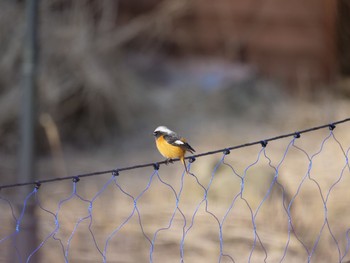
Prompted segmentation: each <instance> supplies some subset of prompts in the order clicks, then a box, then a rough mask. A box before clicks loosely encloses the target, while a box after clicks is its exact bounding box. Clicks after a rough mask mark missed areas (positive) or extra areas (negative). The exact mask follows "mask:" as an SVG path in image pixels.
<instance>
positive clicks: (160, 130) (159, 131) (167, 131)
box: [153, 126, 176, 138]
mask: <svg viewBox="0 0 350 263" xmlns="http://www.w3.org/2000/svg"><path fill="white" fill-rule="evenodd" d="M162 135H176V133H175V132H173V131H172V130H170V129H168V128H167V127H165V126H159V127H157V128H156V129H155V130H154V132H153V136H155V137H156V138H158V137H159V136H162Z"/></svg>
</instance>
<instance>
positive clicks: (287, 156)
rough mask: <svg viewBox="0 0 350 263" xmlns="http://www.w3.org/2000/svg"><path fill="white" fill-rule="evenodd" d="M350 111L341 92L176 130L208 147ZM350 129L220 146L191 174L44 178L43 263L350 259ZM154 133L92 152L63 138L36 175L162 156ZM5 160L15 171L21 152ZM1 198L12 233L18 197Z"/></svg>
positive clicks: (177, 169)
mask: <svg viewBox="0 0 350 263" xmlns="http://www.w3.org/2000/svg"><path fill="white" fill-rule="evenodd" d="M257 110H259V109H255V111H257ZM348 112H349V104H348V101H346V100H343V99H339V98H334V99H332V101H326V100H323V101H322V100H319V101H317V102H310V101H307V102H305V101H291V100H285V102H284V103H279V106H278V110H276V109H275V110H272V111H270V114H269V115H264V116H265V117H266V118H265V119H264V118H261V117H258V118H257V117H256V115H254V116H255V117H254V118H253V117H252V118H251V119H249V118H247V116H249V115H245V116H244V118H243V117H242V118H240V117H237V116H235V117H234V119H230V118H229V116H227V115H226V114H224V113H223V114H222V115H221V116H220V117H218V118H215V119H213V118H212V119H211V121H210V123H209V122H203V121H202V122H199V121H198V122H193V121H192V122H191V125H185V123H184V121H179V122H178V123H177V124H178V126H176V127H172V126H170V125H169V127H171V128H173V129H175V128H177V130H178V131H179V132H181V135H186V137H187V138H188V140H189V142H190V143H191V145H192V146H193V147H194V148H195V149H196V150H197V153H202V152H206V151H210V150H216V149H223V148H226V147H229V146H235V145H239V144H243V143H247V142H252V141H259V140H262V139H267V138H270V137H274V136H277V135H280V134H284V133H290V132H294V131H298V130H302V129H305V128H310V127H313V126H317V125H321V124H327V123H330V122H332V121H336V120H340V119H343V118H346V117H349V116H347V114H348ZM222 116H223V117H222ZM251 116H253V115H251ZM191 117H192V118H194V116H189V119H190V120H191ZM206 117H208V116H206ZM195 118H197V120H199V118H203V120H204V117H199V116H195ZM160 124H163V123H160ZM174 126H175V125H174ZM349 128H350V123H344V124H340V125H338V126H337V127H336V129H335V130H334V133H333V134H331V133H330V131H329V130H328V129H322V130H319V131H314V132H311V133H307V134H302V136H301V138H299V139H295V141H294V144H292V142H293V137H290V138H285V139H281V140H277V141H273V142H270V143H268V145H267V147H266V149H265V150H263V148H262V147H261V146H260V145H256V146H251V147H246V148H242V149H237V150H233V151H231V153H230V154H229V155H227V156H226V157H225V158H224V160H223V159H222V158H223V154H220V153H219V154H215V155H210V156H205V157H201V158H198V159H197V160H196V161H195V162H194V163H192V164H191V168H190V170H191V173H193V174H192V175H187V174H183V167H182V166H181V165H180V164H179V163H178V162H176V163H174V164H171V165H168V166H164V165H161V167H160V170H159V172H157V173H155V172H154V171H153V169H152V168H142V169H136V170H132V171H125V172H121V173H120V176H118V177H116V178H115V179H114V180H112V179H111V174H106V175H100V176H96V177H87V178H83V179H81V181H80V182H78V183H77V185H76V192H74V191H73V183H72V182H71V181H64V182H63V181H62V182H55V183H48V184H43V185H42V186H41V188H40V189H39V191H38V193H37V199H36V201H35V202H34V203H35V206H36V207H37V211H36V215H37V218H38V219H37V220H38V238H39V240H40V242H41V241H43V242H44V243H42V247H41V248H40V249H39V252H38V253H39V255H40V257H41V260H42V261H41V262H64V261H65V258H64V255H65V254H66V257H67V259H69V262H102V261H103V258H104V256H105V259H106V262H148V261H152V262H179V261H180V262H181V261H184V262H247V261H248V262H264V261H266V262H279V261H281V260H282V261H283V262H306V261H308V259H310V261H311V262H336V261H341V262H346V260H349V259H350V257H349V256H350V255H349V253H348V249H349V244H350V240H349V236H348V230H349V224H348V222H349V218H350V214H349V211H348V209H347V207H348V201H349V200H350V196H349V191H348V188H349V185H350V168H349V164H348V163H346V158H345V154H347V155H348V151H349V147H350V135H349V132H348V131H349ZM152 130H153V129H151V128H150V127H147V129H145V130H143V131H140V132H138V137H135V134H131V135H130V136H124V137H123V138H122V140H121V139H120V138H116V139H115V140H114V141H112V142H111V143H109V144H106V145H103V146H100V147H92V146H91V147H87V149H84V150H79V149H74V148H72V147H69V145H63V146H64V147H63V150H64V151H63V154H64V155H63V157H64V158H63V160H57V159H55V158H52V156H50V154H49V155H47V156H43V157H41V158H40V159H39V164H38V175H39V177H38V178H39V179H44V178H51V177H56V176H62V171H66V174H67V175H76V174H81V173H85V172H92V171H101V170H109V169H114V168H120V167H126V166H132V165H135V164H140V163H141V164H142V163H152V162H157V161H160V160H162V158H161V157H160V155H159V154H158V152H157V151H156V149H155V146H154V141H153V138H152V135H151V133H152ZM1 159H2V160H6V161H3V162H2V167H1V168H2V171H3V172H4V174H7V175H9V176H10V175H11V174H13V167H14V166H13V164H14V163H15V159H13V158H11V157H9V156H6V155H2V158H1ZM60 163H61V164H62V163H63V164H64V167H61V166H59V165H58V164H60ZM276 170H277V171H278V173H277V175H278V181H273V178H274V176H275V175H276ZM242 178H243V179H244V180H243V182H244V184H243V185H242ZM197 180H198V181H197ZM4 181H5V180H4ZM204 188H206V189H207V192H206V191H205V190H204ZM282 189H283V191H282ZM241 190H243V191H242V192H241ZM15 196H16V189H15V188H14V189H8V190H5V189H4V190H2V197H3V198H5V197H6V198H8V199H9V200H11V202H13V200H14V198H15ZM176 198H178V199H176ZM30 200H35V198H34V196H32V197H31V199H30ZM0 201H1V202H0V205H1V211H3V212H2V213H1V222H2V228H1V231H0V233H1V238H3V237H4V236H7V235H10V234H11V233H12V232H13V231H14V223H15V220H14V218H13V217H12V215H11V209H10V207H9V205H8V203H7V202H5V201H4V200H0ZM134 204H136V206H135V205H134ZM90 206H91V207H90ZM89 207H90V208H89ZM55 214H56V216H57V220H58V223H59V224H58V225H59V229H56V227H57V224H55ZM15 216H16V218H17V219H18V218H19V212H18V211H15ZM24 218H25V217H24ZM72 233H73V235H72ZM53 234H55V235H54V236H53ZM20 236H21V232H19V234H18V237H19V238H20ZM58 239H60V240H61V242H62V243H61V245H60V241H58ZM0 244H1V253H0V255H1V259H0V261H1V262H9V261H8V260H7V259H6V257H7V258H8V256H9V254H15V246H14V243H12V242H11V238H9V239H7V240H5V241H2V242H1V243H0ZM68 244H69V249H67V247H68ZM62 246H63V247H62ZM27 256H28V255H22V257H27ZM52 260H54V261H52ZM22 262H25V260H23V261H22Z"/></svg>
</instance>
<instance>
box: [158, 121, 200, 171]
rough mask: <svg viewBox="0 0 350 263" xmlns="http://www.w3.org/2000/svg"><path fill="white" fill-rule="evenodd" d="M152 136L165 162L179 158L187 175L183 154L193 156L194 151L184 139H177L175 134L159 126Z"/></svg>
mask: <svg viewBox="0 0 350 263" xmlns="http://www.w3.org/2000/svg"><path fill="white" fill-rule="evenodd" d="M153 135H154V137H155V138H156V145H157V148H158V151H159V152H160V153H161V154H162V155H163V156H164V157H165V158H167V162H171V160H172V159H175V158H180V160H181V162H182V163H183V164H184V166H185V171H186V173H188V171H187V166H186V162H185V154H186V151H188V152H190V153H192V154H193V153H194V152H195V150H194V149H193V148H192V147H191V145H189V144H188V143H187V142H186V140H185V138H179V137H178V136H177V134H176V133H175V132H173V131H172V130H170V129H168V128H167V127H165V126H159V127H158V128H157V129H155V130H154V132H153Z"/></svg>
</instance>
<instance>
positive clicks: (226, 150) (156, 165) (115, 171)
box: [0, 118, 350, 190]
mask: <svg viewBox="0 0 350 263" xmlns="http://www.w3.org/2000/svg"><path fill="white" fill-rule="evenodd" d="M349 121H350V118H346V119H343V120H340V121H336V122H333V123H331V124H324V125H321V126H316V127H312V128H309V129H305V130H301V131H297V132H293V133H287V134H283V135H279V136H276V137H272V138H269V139H265V140H260V141H254V142H249V143H245V144H240V145H236V146H231V147H227V148H224V149H219V150H214V151H209V152H204V153H199V154H196V155H192V156H188V157H186V158H185V159H189V160H190V161H194V160H195V158H197V157H203V156H208V155H213V154H217V153H227V154H228V153H229V152H230V150H235V149H239V148H245V147H249V146H253V145H258V144H260V145H262V147H266V145H267V144H268V142H271V141H275V140H280V139H283V138H287V137H291V136H294V137H295V138H299V137H300V135H301V134H304V133H308V132H312V131H316V130H320V129H324V128H329V129H330V130H334V129H335V128H336V125H338V124H341V123H345V122H349ZM172 161H173V162H177V161H179V159H174V160H172ZM166 163H167V162H166V161H161V162H156V163H146V164H137V165H133V166H127V167H122V168H117V169H113V170H106V171H97V172H91V173H84V174H78V175H74V176H65V177H55V178H51V179H44V180H37V181H34V182H23V183H15V184H5V185H1V186H0V190H1V189H4V188H13V187H20V186H27V185H34V186H35V187H36V188H39V187H40V185H41V184H44V183H50V182H56V181H63V180H78V179H79V178H83V177H90V176H97V175H103V174H113V175H115V176H118V175H119V173H120V172H122V171H128V170H135V169H140V168H146V167H153V168H154V169H156V170H158V169H159V165H160V164H166Z"/></svg>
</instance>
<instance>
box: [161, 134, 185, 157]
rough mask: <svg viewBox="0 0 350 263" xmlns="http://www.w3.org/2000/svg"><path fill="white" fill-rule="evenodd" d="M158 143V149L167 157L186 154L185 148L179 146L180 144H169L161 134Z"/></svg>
mask: <svg viewBox="0 0 350 263" xmlns="http://www.w3.org/2000/svg"><path fill="white" fill-rule="evenodd" d="M156 145H157V148H158V151H159V152H160V153H161V154H162V155H163V156H164V157H165V158H170V159H175V158H180V157H183V156H184V155H185V152H186V151H185V150H184V149H182V148H180V147H178V146H173V145H171V144H169V143H168V142H167V141H166V140H165V139H164V138H163V136H160V137H159V138H158V139H157V140H156Z"/></svg>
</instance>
